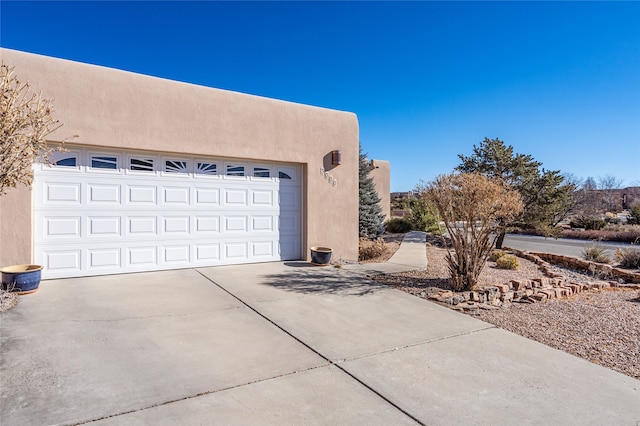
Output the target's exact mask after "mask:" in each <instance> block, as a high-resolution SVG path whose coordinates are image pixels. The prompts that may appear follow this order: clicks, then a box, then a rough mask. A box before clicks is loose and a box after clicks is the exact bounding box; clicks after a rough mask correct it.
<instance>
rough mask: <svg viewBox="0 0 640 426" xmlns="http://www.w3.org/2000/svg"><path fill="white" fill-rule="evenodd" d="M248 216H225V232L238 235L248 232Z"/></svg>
mask: <svg viewBox="0 0 640 426" xmlns="http://www.w3.org/2000/svg"><path fill="white" fill-rule="evenodd" d="M247 223H248V218H247V216H244V215H243V216H225V217H224V232H231V233H238V232H247V230H248V228H247Z"/></svg>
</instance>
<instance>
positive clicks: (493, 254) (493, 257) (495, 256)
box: [489, 250, 507, 262]
mask: <svg viewBox="0 0 640 426" xmlns="http://www.w3.org/2000/svg"><path fill="white" fill-rule="evenodd" d="M505 254H507V253H506V252H504V251H502V250H494V251H492V252H491V256H489V259H491V260H492V261H494V262H496V261H497V260H498V259H500V258H501V257H502V256H504V255H505Z"/></svg>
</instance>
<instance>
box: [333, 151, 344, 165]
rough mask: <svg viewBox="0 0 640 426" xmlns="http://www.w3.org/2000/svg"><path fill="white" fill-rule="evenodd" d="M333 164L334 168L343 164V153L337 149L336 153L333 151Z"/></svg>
mask: <svg viewBox="0 0 640 426" xmlns="http://www.w3.org/2000/svg"><path fill="white" fill-rule="evenodd" d="M331 164H332V165H334V166H339V165H340V164H342V153H341V152H340V150H338V149H336V150H335V151H331Z"/></svg>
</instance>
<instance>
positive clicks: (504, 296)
mask: <svg viewBox="0 0 640 426" xmlns="http://www.w3.org/2000/svg"><path fill="white" fill-rule="evenodd" d="M500 299H501V300H502V301H503V302H511V301H512V300H513V292H512V291H508V292H506V293H503V294H502V297H501V298H500Z"/></svg>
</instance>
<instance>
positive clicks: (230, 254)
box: [224, 242, 248, 260]
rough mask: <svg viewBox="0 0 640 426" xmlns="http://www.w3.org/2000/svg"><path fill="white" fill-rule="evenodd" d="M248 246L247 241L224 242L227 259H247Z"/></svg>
mask: <svg viewBox="0 0 640 426" xmlns="http://www.w3.org/2000/svg"><path fill="white" fill-rule="evenodd" d="M247 246H248V244H247V243H246V242H235V243H224V257H225V259H235V260H247V253H248V250H247Z"/></svg>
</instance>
